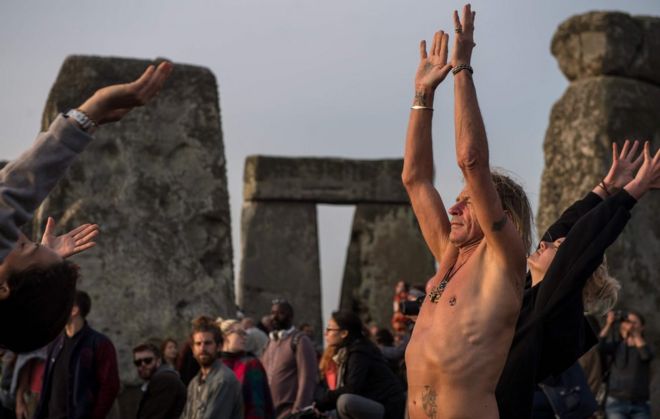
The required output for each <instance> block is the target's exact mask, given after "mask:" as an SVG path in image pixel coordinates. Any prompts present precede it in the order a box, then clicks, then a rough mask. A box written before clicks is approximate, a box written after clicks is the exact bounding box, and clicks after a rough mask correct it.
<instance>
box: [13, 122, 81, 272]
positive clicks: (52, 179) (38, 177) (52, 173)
mask: <svg viewBox="0 0 660 419" xmlns="http://www.w3.org/2000/svg"><path fill="white" fill-rule="evenodd" d="M91 140H92V137H90V136H89V135H88V134H87V133H85V132H84V131H82V130H81V129H79V128H78V127H76V126H74V124H72V123H70V122H68V121H67V120H66V118H64V117H63V116H62V115H60V116H58V117H57V118H56V119H55V121H53V123H52V124H51V126H50V127H49V128H48V131H46V132H42V133H40V134H39V136H37V139H36V141H35V142H34V144H33V145H32V147H31V148H30V149H28V150H27V151H26V152H24V153H23V154H21V156H20V157H18V158H17V159H16V160H14V161H12V162H9V163H8V164H7V165H6V166H5V167H4V168H3V169H2V170H0V263H1V262H2V261H4V259H5V257H6V256H7V254H9V252H11V250H12V248H13V247H14V245H15V244H16V241H17V240H18V235H19V233H20V230H19V228H20V227H21V226H22V225H23V224H25V223H26V222H27V221H29V220H30V219H31V218H32V215H33V213H34V210H35V209H37V207H38V206H39V205H40V204H41V202H42V201H43V200H44V199H45V198H46V196H47V195H48V193H49V192H50V191H51V190H52V189H53V187H54V186H55V184H56V183H57V181H58V180H60V178H61V177H62V176H63V175H64V172H65V171H66V169H67V168H68V167H69V166H70V165H71V163H72V162H73V161H74V159H75V158H76V156H77V155H78V154H79V153H80V152H82V151H83V150H84V149H85V147H86V146H87V144H89V142H90V141H91Z"/></svg>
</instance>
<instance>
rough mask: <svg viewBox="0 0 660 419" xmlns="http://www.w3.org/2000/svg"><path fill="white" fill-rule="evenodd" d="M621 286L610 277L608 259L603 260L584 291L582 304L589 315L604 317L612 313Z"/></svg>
mask: <svg viewBox="0 0 660 419" xmlns="http://www.w3.org/2000/svg"><path fill="white" fill-rule="evenodd" d="M620 289H621V284H620V283H619V281H617V280H616V279H615V278H613V277H612V276H610V274H609V271H608V269H607V259H605V258H603V263H601V264H600V265H599V266H598V268H596V270H595V271H594V273H593V274H592V275H591V277H590V278H589V279H588V280H587V283H586V284H585V286H584V288H583V289H582V302H583V303H584V311H585V312H586V313H587V314H593V315H603V314H605V313H607V312H608V311H610V310H611V309H612V307H614V305H615V304H616V302H617V300H618V299H619V290H620Z"/></svg>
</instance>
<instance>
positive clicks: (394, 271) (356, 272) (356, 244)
mask: <svg viewBox="0 0 660 419" xmlns="http://www.w3.org/2000/svg"><path fill="white" fill-rule="evenodd" d="M434 273H435V260H434V258H433V255H432V254H431V253H430V252H429V250H428V247H427V246H426V243H425V242H424V239H423V237H422V234H421V232H420V230H419V226H418V224H417V221H416V219H415V215H414V214H413V212H412V209H411V208H410V206H409V205H385V204H360V205H356V208H355V216H354V217H353V227H352V232H351V242H350V245H349V248H348V254H347V257H346V268H345V271H344V281H343V284H342V291H341V303H340V306H341V308H342V309H348V310H354V311H355V312H358V313H360V315H361V316H362V318H363V320H364V321H367V322H368V321H374V322H376V323H377V324H378V325H380V326H381V327H389V325H390V320H391V318H392V308H393V306H392V298H393V297H394V285H395V284H396V283H397V282H398V281H400V280H404V281H406V282H408V283H410V284H425V283H426V281H427V280H428V279H429V278H430V277H431V276H432V275H433V274H434Z"/></svg>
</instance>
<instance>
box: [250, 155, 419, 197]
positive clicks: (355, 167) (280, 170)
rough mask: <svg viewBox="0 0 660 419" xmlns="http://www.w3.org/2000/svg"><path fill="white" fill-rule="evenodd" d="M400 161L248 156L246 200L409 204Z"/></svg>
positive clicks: (401, 161)
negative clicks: (402, 180) (402, 179)
mask: <svg viewBox="0 0 660 419" xmlns="http://www.w3.org/2000/svg"><path fill="white" fill-rule="evenodd" d="M402 168H403V160H402V159H383V160H352V159H341V158H311V157H301V158H296V157H272V156H259V155H255V156H249V157H247V159H246V160H245V172H244V188H243V199H244V200H245V201H280V202H282V201H303V202H305V201H307V202H315V203H330V204H356V203H368V202H371V203H392V204H397V203H401V204H407V203H408V202H409V200H408V196H407V194H406V191H405V189H404V188H403V184H402V183H401V170H402Z"/></svg>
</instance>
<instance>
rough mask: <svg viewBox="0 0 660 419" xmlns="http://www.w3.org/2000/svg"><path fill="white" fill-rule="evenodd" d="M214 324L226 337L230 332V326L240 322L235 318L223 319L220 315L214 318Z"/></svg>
mask: <svg viewBox="0 0 660 419" xmlns="http://www.w3.org/2000/svg"><path fill="white" fill-rule="evenodd" d="M215 324H217V325H218V327H219V328H220V331H221V332H222V336H223V337H227V335H229V334H230V333H231V330H232V328H233V327H234V325H239V326H240V325H241V322H240V321H238V320H236V319H223V318H222V317H218V318H217V319H216V320H215Z"/></svg>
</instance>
